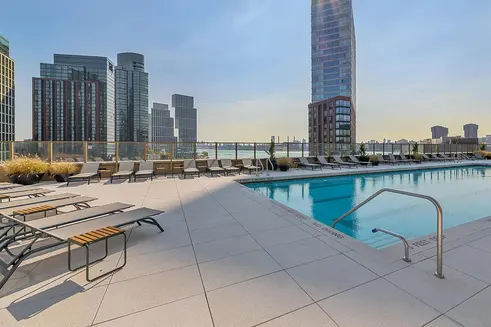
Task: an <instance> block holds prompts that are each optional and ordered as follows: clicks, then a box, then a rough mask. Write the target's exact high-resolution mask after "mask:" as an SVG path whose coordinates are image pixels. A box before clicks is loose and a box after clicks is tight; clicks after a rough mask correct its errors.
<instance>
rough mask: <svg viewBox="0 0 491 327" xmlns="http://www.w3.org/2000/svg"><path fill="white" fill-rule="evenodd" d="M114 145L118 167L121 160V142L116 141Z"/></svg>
mask: <svg viewBox="0 0 491 327" xmlns="http://www.w3.org/2000/svg"><path fill="white" fill-rule="evenodd" d="M114 146H115V151H114V155H115V156H116V167H117V166H118V162H119V142H114Z"/></svg>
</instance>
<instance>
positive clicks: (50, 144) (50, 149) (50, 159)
mask: <svg viewBox="0 0 491 327" xmlns="http://www.w3.org/2000/svg"><path fill="white" fill-rule="evenodd" d="M48 162H49V163H52V162H53V142H52V141H49V142H48Z"/></svg>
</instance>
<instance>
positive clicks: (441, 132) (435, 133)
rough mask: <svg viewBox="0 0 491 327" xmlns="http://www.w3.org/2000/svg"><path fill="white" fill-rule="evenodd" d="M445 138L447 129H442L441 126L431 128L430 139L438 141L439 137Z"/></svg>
mask: <svg viewBox="0 0 491 327" xmlns="http://www.w3.org/2000/svg"><path fill="white" fill-rule="evenodd" d="M447 136H448V128H446V127H443V126H433V127H431V138H432V139H439V138H441V137H447Z"/></svg>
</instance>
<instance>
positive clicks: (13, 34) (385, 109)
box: [0, 0, 491, 142]
mask: <svg viewBox="0 0 491 327" xmlns="http://www.w3.org/2000/svg"><path fill="white" fill-rule="evenodd" d="M4 1H6V3H5V4H1V5H0V7H1V8H4V9H6V12H4V13H3V14H2V18H1V20H0V34H2V35H4V36H6V37H7V38H8V39H9V40H10V47H11V49H10V54H11V57H12V58H13V59H14V60H15V63H16V72H15V73H16V80H15V83H16V139H17V140H22V139H26V138H31V111H32V105H31V97H32V96H31V84H32V82H31V80H32V77H36V76H39V64H40V63H41V62H52V61H53V54H54V53H70V54H86V55H97V56H107V57H109V58H110V59H112V60H113V62H114V63H116V55H117V53H119V52H126V51H131V52H138V53H142V54H144V55H145V69H146V71H147V72H148V73H149V102H150V103H149V108H150V107H151V103H152V102H162V103H169V102H170V100H171V95H172V94H173V93H180V94H186V95H192V96H194V98H195V106H196V108H198V140H203V141H243V142H248V141H251V142H253V141H258V142H259V141H268V140H269V139H270V137H271V136H272V135H276V136H280V140H281V141H283V140H286V138H287V136H289V137H290V139H292V138H293V137H296V138H297V139H301V138H307V126H308V125H307V106H308V104H309V102H310V100H311V91H310V89H311V81H310V78H311V77H310V75H311V74H310V66H311V63H310V50H311V43H310V42H311V40H310V1H309V0H292V1H284V0H232V1H231V0H206V1H204V0H186V1H183V0H164V1H163V0H140V1H138V2H135V1H133V0H131V1H129V0H118V1H115V0H103V1H101V0H84V1H66V0H43V1H38V0H24V1H8V0H0V3H2V2H4ZM353 6H354V16H355V28H356V39H357V103H356V110H357V137H358V139H357V141H358V142H359V141H367V140H372V139H375V140H382V139H384V138H387V139H392V140H398V139H401V138H405V139H409V140H411V139H415V140H419V139H423V138H428V137H430V136H431V134H430V127H431V126H433V125H444V126H447V127H448V128H449V129H450V131H449V134H450V135H461V134H462V133H463V131H462V125H463V124H466V123H471V122H472V123H477V124H478V125H479V134H480V135H481V136H484V135H486V134H491V55H490V54H491V42H490V40H491V19H489V17H491V1H489V0H472V1H464V0H431V1H423V0H418V1H403V0H353Z"/></svg>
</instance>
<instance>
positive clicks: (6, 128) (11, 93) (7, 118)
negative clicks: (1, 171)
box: [0, 35, 15, 161]
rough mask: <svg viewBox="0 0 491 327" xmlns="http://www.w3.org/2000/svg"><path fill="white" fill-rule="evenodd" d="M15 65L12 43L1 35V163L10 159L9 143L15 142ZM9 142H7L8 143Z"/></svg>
mask: <svg viewBox="0 0 491 327" xmlns="http://www.w3.org/2000/svg"><path fill="white" fill-rule="evenodd" d="M14 124H15V65H14V61H13V60H12V58H10V43H9V41H8V40H7V39H6V38H4V37H3V36H2V35H0V125H1V126H0V161H1V160H6V159H9V156H10V154H9V153H10V151H9V150H10V147H9V144H8V143H7V142H8V141H14V140H15V126H14ZM6 141H7V142H6Z"/></svg>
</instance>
